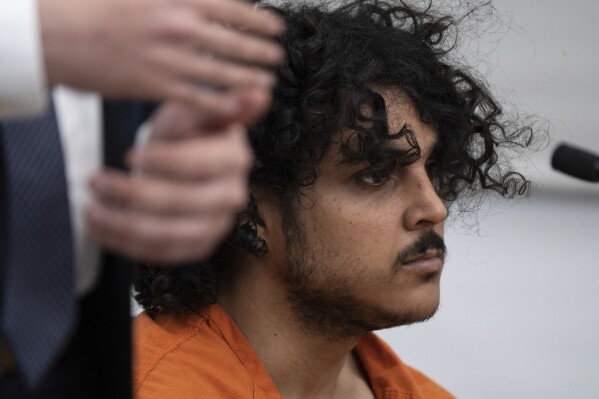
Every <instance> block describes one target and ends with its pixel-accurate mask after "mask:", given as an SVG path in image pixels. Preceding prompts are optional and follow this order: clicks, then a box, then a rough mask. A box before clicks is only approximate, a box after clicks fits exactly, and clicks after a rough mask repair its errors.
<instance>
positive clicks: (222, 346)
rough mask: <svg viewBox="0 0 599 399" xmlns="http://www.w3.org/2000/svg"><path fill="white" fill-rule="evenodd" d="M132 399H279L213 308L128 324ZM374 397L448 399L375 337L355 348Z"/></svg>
mask: <svg viewBox="0 0 599 399" xmlns="http://www.w3.org/2000/svg"><path fill="white" fill-rule="evenodd" d="M134 348H135V379H134V385H133V388H134V392H135V397H136V399H193V398H198V399H246V398H248V399H249V398H251V399H280V398H281V395H280V393H279V391H278V390H277V388H276V386H275V384H274V382H273V381H272V379H271V378H270V376H269V374H268V373H267V371H266V369H265V368H264V366H263V365H262V363H261V362H260V360H259V359H258V357H257V355H256V353H255V352H254V350H253V349H252V347H251V346H250V344H249V343H248V342H247V340H246V339H245V337H244V336H243V334H242V333H241V331H240V330H239V329H238V328H237V326H236V325H235V323H234V322H233V321H232V320H231V318H229V316H228V315H227V313H226V312H225V311H224V310H223V309H222V308H221V307H220V306H218V305H212V306H210V307H208V308H207V309H205V310H204V311H203V312H202V313H201V314H200V315H195V316H190V317H187V318H185V319H180V318H175V317H171V316H159V317H158V318H157V319H156V320H152V319H151V318H150V317H149V316H148V315H146V314H145V313H142V314H141V315H139V316H138V317H137V319H136V320H135V323H134ZM355 351H356V354H357V356H358V358H359V359H360V361H361V363H362V365H363V367H364V370H365V372H366V374H367V376H368V378H369V380H370V381H369V382H370V386H371V387H372V389H373V391H374V393H375V396H376V398H377V399H452V398H454V396H453V395H451V394H450V393H449V392H447V391H446V390H445V389H443V388H441V387H440V386H439V385H437V384H436V383H435V382H433V381H432V380H431V379H429V378H428V377H426V376H425V375H424V374H422V373H420V372H419V371H417V370H415V369H413V368H411V367H409V366H407V365H405V364H404V363H403V362H402V361H401V360H400V359H399V358H398V357H397V356H396V355H395V354H394V353H393V351H392V350H391V349H390V348H389V347H388V346H387V345H386V344H385V343H384V342H383V341H381V340H380V339H379V338H378V337H377V336H376V335H375V334H372V333H370V334H367V335H365V336H364V337H363V338H362V339H361V340H360V341H359V342H358V344H357V345H356V347H355Z"/></svg>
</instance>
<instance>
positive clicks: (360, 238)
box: [302, 195, 401, 271]
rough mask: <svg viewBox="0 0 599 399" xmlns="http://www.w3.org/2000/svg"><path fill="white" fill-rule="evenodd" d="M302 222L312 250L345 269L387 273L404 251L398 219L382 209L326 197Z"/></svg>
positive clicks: (320, 199)
mask: <svg viewBox="0 0 599 399" xmlns="http://www.w3.org/2000/svg"><path fill="white" fill-rule="evenodd" d="M379 205H380V204H379ZM302 222H303V225H304V228H305V232H306V235H307V239H308V241H309V242H310V243H311V244H312V246H313V248H314V249H317V250H318V252H319V253H320V254H321V256H323V257H326V258H329V261H330V262H332V263H337V262H341V263H344V264H345V265H346V267H347V266H349V265H353V267H354V268H358V267H360V266H361V267H362V268H365V267H366V266H368V268H373V267H374V268H377V269H378V268H385V269H388V268H389V267H390V266H392V265H393V262H394V261H395V259H396V256H397V252H398V249H399V248H401V245H400V235H401V231H400V230H401V223H400V219H399V215H398V213H397V212H393V211H391V210H389V209H383V207H381V206H378V207H377V206H372V207H370V206H367V205H365V204H364V203H363V202H362V203H360V204H359V205H358V204H353V203H352V202H351V201H350V200H348V199H345V198H341V197H338V196H333V195H330V196H323V197H321V198H319V200H318V201H317V202H316V203H315V205H314V206H313V207H312V208H310V209H308V210H305V211H304V212H302ZM354 271H355V270H354Z"/></svg>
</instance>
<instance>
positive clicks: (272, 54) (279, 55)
mask: <svg viewBox="0 0 599 399" xmlns="http://www.w3.org/2000/svg"><path fill="white" fill-rule="evenodd" d="M190 36H191V37H193V38H194V39H195V41H194V42H195V44H196V46H199V48H200V49H203V50H206V51H209V52H211V53H214V54H217V55H219V56H221V57H225V58H229V59H231V60H234V61H241V62H247V63H252V64H262V65H276V64H280V63H281V62H283V60H284V59H285V51H284V50H283V48H282V47H281V46H279V45H278V44H276V43H275V42H273V41H270V40H266V39H260V38H257V37H253V36H250V35H248V34H245V33H242V32H239V31H237V30H234V29H231V28H228V27H225V26H222V25H219V24H197V23H196V24H194V25H193V28H192V27H190Z"/></svg>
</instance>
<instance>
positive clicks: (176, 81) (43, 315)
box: [0, 0, 282, 399]
mask: <svg viewBox="0 0 599 399" xmlns="http://www.w3.org/2000/svg"><path fill="white" fill-rule="evenodd" d="M281 29H282V24H281V21H280V20H279V19H278V18H277V17H275V16H273V15H271V14H268V13H265V12H264V11H261V10H256V9H254V8H253V7H252V6H251V5H250V4H245V3H243V2H238V1H226V0H225V1H210V0H200V1H186V2H174V1H171V0H143V1H135V2H130V1H121V0H109V1H105V0H101V1H92V2H85V3H82V2H73V1H69V0H39V2H38V1H35V0H25V1H12V2H11V1H2V2H0V54H2V59H3V60H6V61H7V62H2V63H1V65H0V72H1V73H0V118H2V120H1V121H0V220H2V223H1V226H0V298H1V300H0V396H1V397H10V398H15V399H17V398H63V397H69V398H71V397H86V398H93V397H103V398H106V397H110V398H126V397H129V396H130V392H131V386H130V345H129V335H130V331H129V320H130V317H129V306H128V305H129V282H130V279H129V270H130V268H131V265H130V264H129V263H130V262H129V261H126V260H125V259H122V258H120V256H123V255H124V256H127V257H128V258H133V259H144V260H148V261H155V262H166V263H169V264H177V263H180V262H184V261H190V260H197V259H201V258H203V257H204V256H206V255H207V254H209V253H210V252H211V251H212V249H213V248H214V247H215V245H216V244H217V243H218V241H219V240H220V239H221V238H222V236H223V235H224V234H225V233H226V232H227V231H228V230H229V228H230V225H231V223H232V219H233V217H234V215H235V213H236V211H237V209H238V208H239V206H240V204H243V203H244V202H245V199H244V193H245V190H246V178H247V171H248V168H249V160H250V158H251V154H250V152H249V148H248V145H247V140H246V139H245V137H244V134H245V125H246V124H248V123H251V121H252V120H254V119H255V118H257V117H259V116H260V115H261V114H262V113H263V112H264V111H265V110H266V109H267V108H268V106H269V104H270V90H271V87H272V84H273V82H274V76H273V74H272V73H271V72H269V71H268V70H267V69H266V68H268V67H270V66H272V65H275V64H276V63H278V62H279V61H280V60H281V57H282V50H281V49H280V48H279V46H278V45H277V44H275V43H273V42H272V38H273V36H274V35H276V34H278V33H279V32H280V31H281ZM62 85H66V86H69V87H70V88H67V87H64V86H62ZM72 87H74V88H77V89H81V90H94V91H96V92H97V93H90V92H81V91H76V90H73V89H72ZM49 89H52V95H51V97H52V98H53V101H52V102H51V104H50V107H48V108H49V112H48V113H46V114H43V115H42V114H40V113H39V112H40V110H42V108H43V107H44V104H47V103H48V98H47V97H50V96H47V94H48V93H47V92H48V91H49ZM98 94H101V95H104V96H107V97H109V98H123V97H124V98H133V97H141V98H144V99H152V100H166V99H170V100H171V102H169V103H167V104H165V105H164V106H162V107H161V108H160V110H159V112H158V113H157V115H156V119H157V121H158V122H159V121H160V120H161V119H162V118H164V117H163V116H160V115H166V117H167V119H168V120H169V121H170V122H166V123H165V126H164V128H162V129H159V128H158V129H153V130H152V131H151V132H149V134H148V137H147V138H146V139H145V140H144V139H141V140H140V143H141V145H140V146H139V147H138V148H137V149H136V150H135V151H134V152H133V153H131V154H130V162H129V165H131V166H134V167H135V168H136V173H135V175H134V176H129V175H128V174H126V173H124V172H122V171H119V170H122V169H125V167H126V163H125V155H126V152H127V150H128V148H130V147H131V145H132V144H133V141H134V138H135V133H136V131H137V130H138V128H139V125H140V124H141V123H142V122H143V121H144V120H146V119H147V117H148V115H150V113H151V112H152V108H153V107H151V106H145V105H144V104H141V103H136V102H133V101H122V100H119V101H108V100H107V101H104V102H103V101H102V100H101V99H100V97H99V96H98ZM35 113H37V115H36V116H35V117H31V118H29V119H15V118H12V117H17V116H23V115H31V114H35ZM168 115H172V116H170V117H169V116H168ZM173 117H175V118H176V121H177V123H178V125H175V124H173V123H172V119H173ZM169 118H170V119H169ZM158 122H157V125H159V123H158ZM145 130H147V129H141V132H142V133H143V131H145ZM144 141H146V142H145V143H144ZM198 159H202V160H203V163H202V162H197V160H198ZM165 164H166V165H167V166H165ZM102 165H105V166H106V167H107V169H106V170H104V171H102V172H99V170H100V168H101V166H102ZM92 177H93V179H92V181H91V186H90V178H92ZM165 191H166V192H169V193H172V192H176V193H177V198H176V199H177V200H176V201H173V200H172V199H171V198H170V197H169V198H166V199H165V197H166V196H165V195H164V194H163V193H164V192H165ZM198 199H201V200H202V201H198ZM91 238H93V239H94V240H95V242H94V241H92V239H91ZM98 244H100V245H101V246H102V247H104V248H106V249H109V250H112V252H111V253H102V252H100V248H99V246H98ZM115 253H118V255H119V256H117V255H115Z"/></svg>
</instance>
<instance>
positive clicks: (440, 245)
mask: <svg viewBox="0 0 599 399" xmlns="http://www.w3.org/2000/svg"><path fill="white" fill-rule="evenodd" d="M431 249H436V250H438V251H441V252H442V257H443V258H445V255H446V253H447V247H446V246H445V241H444V240H443V237H441V236H440V235H439V234H437V233H436V232H435V231H434V230H432V229H430V230H427V231H425V232H424V233H422V235H421V236H420V237H418V239H417V240H416V241H414V242H413V243H412V244H410V245H409V246H408V247H407V248H405V249H404V250H402V251H401V252H400V254H399V256H398V257H397V259H398V264H400V265H401V264H404V263H406V262H407V260H408V259H410V258H413V257H415V256H418V255H421V254H423V253H425V252H426V251H428V250H431Z"/></svg>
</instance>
